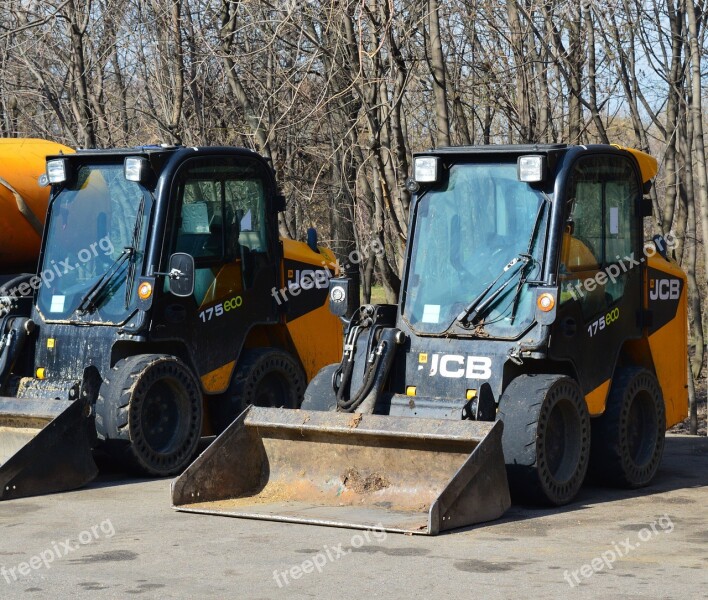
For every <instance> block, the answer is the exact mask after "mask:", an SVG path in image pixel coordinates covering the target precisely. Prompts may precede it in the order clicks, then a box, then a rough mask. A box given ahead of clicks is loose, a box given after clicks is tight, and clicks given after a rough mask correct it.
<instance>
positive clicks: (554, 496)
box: [497, 374, 591, 506]
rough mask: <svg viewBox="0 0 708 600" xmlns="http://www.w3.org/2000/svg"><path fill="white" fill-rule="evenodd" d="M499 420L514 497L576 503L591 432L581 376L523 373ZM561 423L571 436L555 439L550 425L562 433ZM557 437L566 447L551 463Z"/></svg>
mask: <svg viewBox="0 0 708 600" xmlns="http://www.w3.org/2000/svg"><path fill="white" fill-rule="evenodd" d="M559 411H560V412H559ZM551 418H553V420H551ZM558 418H560V419H561V420H562V421H561V422H559V421H558ZM497 420H501V421H503V423H504V433H503V435H502V445H503V449H504V459H505V462H506V466H507V476H508V479H509V487H510V489H511V493H512V496H513V497H514V499H515V500H517V501H521V502H530V503H532V504H543V505H552V506H561V505H563V504H567V503H569V502H571V501H572V500H573V498H575V496H576V494H577V493H578V490H579V489H580V487H581V486H582V484H583V481H584V479H585V474H586V472H587V468H588V462H589V458H590V435H591V433H590V417H589V415H588V410H587V405H586V404H585V399H584V398H583V394H582V391H581V390H580V386H579V385H578V384H577V383H576V382H575V380H573V379H571V378H570V377H566V376H564V375H543V374H542V375H520V376H519V377H517V378H516V379H514V380H513V381H512V382H511V383H510V384H509V385H508V386H507V388H506V390H505V391H504V393H503V394H502V397H501V399H500V402H499V411H498V412H497ZM561 423H562V432H564V433H565V435H564V438H565V439H564V440H563V441H560V440H559V439H558V435H556V436H553V438H551V437H549V424H550V425H551V427H552V428H553V429H551V432H553V430H555V431H556V432H558V431H559V425H560V424H561ZM569 425H570V426H569ZM554 440H556V444H555V446H556V448H560V450H561V451H560V452H558V451H556V453H554V454H555V456H556V457H559V458H556V460H555V461H554V462H556V461H559V462H557V464H550V463H549V457H550V458H553V456H551V452H550V451H549V450H552V447H551V448H549V447H548V442H553V441H554Z"/></svg>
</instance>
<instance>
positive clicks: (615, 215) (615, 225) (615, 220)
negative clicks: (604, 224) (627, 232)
mask: <svg viewBox="0 0 708 600" xmlns="http://www.w3.org/2000/svg"><path fill="white" fill-rule="evenodd" d="M619 232H620V226H619V208H617V207H616V206H610V235H617V234H618V233H619Z"/></svg>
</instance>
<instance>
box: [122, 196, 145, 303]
mask: <svg viewBox="0 0 708 600" xmlns="http://www.w3.org/2000/svg"><path fill="white" fill-rule="evenodd" d="M144 214H145V196H143V197H142V200H141V201H140V206H139V208H138V214H137V215H136V217H135V225H134V226H133V239H132V241H131V246H132V248H133V253H132V254H131V256H130V265H128V277H126V280H125V307H126V308H128V307H130V300H131V297H132V295H133V280H134V279H135V260H136V254H137V253H136V251H135V249H136V248H137V247H138V242H139V241H140V230H141V229H142V228H143V215H144Z"/></svg>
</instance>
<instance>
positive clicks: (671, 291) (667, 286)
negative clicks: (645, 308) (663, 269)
mask: <svg viewBox="0 0 708 600" xmlns="http://www.w3.org/2000/svg"><path fill="white" fill-rule="evenodd" d="M680 295H681V280H679V279H650V280H649V299H650V300H678V298H679V296H680Z"/></svg>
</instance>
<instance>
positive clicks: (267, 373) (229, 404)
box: [209, 348, 307, 434]
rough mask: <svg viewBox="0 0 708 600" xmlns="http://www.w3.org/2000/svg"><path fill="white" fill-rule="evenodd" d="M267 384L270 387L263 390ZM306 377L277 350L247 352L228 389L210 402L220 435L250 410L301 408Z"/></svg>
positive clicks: (295, 361) (244, 352)
mask: <svg viewBox="0 0 708 600" xmlns="http://www.w3.org/2000/svg"><path fill="white" fill-rule="evenodd" d="M264 384H269V387H266V388H265V389H264V388H263V385H264ZM306 386H307V377H306V376H305V372H304V371H303V369H302V367H301V366H300V363H299V362H298V361H297V360H296V359H295V358H293V356H292V355H291V354H289V353H288V352H285V351H283V350H278V349H274V348H257V349H253V350H244V351H243V352H242V354H241V356H240V357H239V359H238V363H237V365H236V369H235V372H234V374H233V377H232V379H231V384H230V385H229V389H228V390H227V391H226V392H225V393H224V394H220V395H219V396H218V397H215V398H211V399H210V400H209V416H210V419H211V425H212V428H213V429H214V432H215V433H216V434H219V433H221V432H222V431H223V430H224V429H226V428H227V427H228V426H229V425H230V424H231V423H232V422H233V421H234V419H236V417H238V415H239V414H241V412H243V410H244V409H245V408H246V407H248V406H250V405H252V404H253V405H255V406H271V407H275V408H280V407H282V408H298V407H299V406H300V404H301V403H302V398H303V394H304V393H305V387H306Z"/></svg>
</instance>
